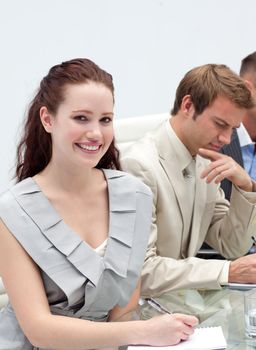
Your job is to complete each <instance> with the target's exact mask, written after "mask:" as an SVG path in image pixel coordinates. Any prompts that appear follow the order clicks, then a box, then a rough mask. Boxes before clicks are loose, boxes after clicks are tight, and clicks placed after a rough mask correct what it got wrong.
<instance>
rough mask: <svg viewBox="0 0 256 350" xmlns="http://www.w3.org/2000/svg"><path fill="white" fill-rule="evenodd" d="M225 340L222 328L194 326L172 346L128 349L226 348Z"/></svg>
mask: <svg viewBox="0 0 256 350" xmlns="http://www.w3.org/2000/svg"><path fill="white" fill-rule="evenodd" d="M226 347H227V342H226V339H225V337H224V334H223V331H222V328H221V327H220V326H218V327H202V328H196V329H195V331H194V333H193V334H192V335H191V336H190V337H189V339H188V340H184V341H182V342H181V343H179V344H177V345H172V346H144V345H143V346H129V347H128V350H154V349H158V350H160V349H161V350H172V349H173V350H209V349H226Z"/></svg>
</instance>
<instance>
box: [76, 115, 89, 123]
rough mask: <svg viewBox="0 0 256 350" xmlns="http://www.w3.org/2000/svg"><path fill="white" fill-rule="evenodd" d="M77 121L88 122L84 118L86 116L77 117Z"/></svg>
mask: <svg viewBox="0 0 256 350" xmlns="http://www.w3.org/2000/svg"><path fill="white" fill-rule="evenodd" d="M74 119H75V120H78V121H81V122H84V121H86V120H87V118H86V117H85V116H84V115H77V116H75V117H74Z"/></svg>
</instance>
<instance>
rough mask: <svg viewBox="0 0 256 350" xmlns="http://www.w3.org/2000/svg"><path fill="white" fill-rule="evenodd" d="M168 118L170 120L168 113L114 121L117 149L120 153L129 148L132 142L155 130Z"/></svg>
mask: <svg viewBox="0 0 256 350" xmlns="http://www.w3.org/2000/svg"><path fill="white" fill-rule="evenodd" d="M168 118H170V114H169V113H161V114H151V115H145V116H138V117H130V118H116V119H114V130H115V140H116V144H117V147H118V148H119V150H120V151H121V152H122V150H124V149H126V148H127V147H129V146H130V145H131V144H132V143H133V142H134V141H136V140H138V139H139V138H141V137H143V136H144V135H145V134H146V133H147V132H148V131H151V130H153V129H155V128H156V127H157V126H158V125H159V124H160V123H161V122H162V121H163V120H166V119H168Z"/></svg>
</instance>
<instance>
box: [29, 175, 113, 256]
mask: <svg viewBox="0 0 256 350" xmlns="http://www.w3.org/2000/svg"><path fill="white" fill-rule="evenodd" d="M100 170H101V171H102V173H103V176H104V178H105V180H106V182H107V196H108V233H107V237H106V239H105V240H104V241H103V242H101V243H100V244H99V246H97V247H96V248H93V247H92V246H91V245H90V244H89V243H87V242H86V241H85V240H83V239H82V237H81V236H80V235H79V234H78V233H77V232H76V231H75V230H74V229H73V228H72V227H71V226H70V225H68V224H67V223H66V222H65V220H64V219H63V218H62V216H61V215H60V213H59V212H58V210H57V209H56V208H55V206H54V205H53V203H52V202H51V201H50V200H49V198H48V197H47V196H46V195H45V194H44V192H43V190H42V189H41V187H40V186H39V184H38V183H37V181H36V180H35V179H34V178H33V177H29V178H28V179H30V180H31V181H32V183H33V184H34V186H36V188H37V189H38V192H39V193H41V196H42V197H43V198H44V200H45V201H46V202H47V203H48V207H49V209H50V211H51V212H52V213H53V214H54V216H55V217H57V218H58V221H61V222H62V223H63V225H64V226H65V227H66V228H67V229H68V231H69V232H70V233H71V234H72V235H73V237H75V238H76V239H79V240H80V241H81V243H84V244H85V245H86V246H87V247H88V248H89V249H90V250H91V251H93V252H95V254H96V255H99V254H98V253H97V251H96V249H97V248H98V247H100V246H101V245H102V244H103V243H104V242H105V241H106V240H108V238H109V237H110V223H111V211H110V193H109V181H108V176H107V174H106V172H105V169H100ZM107 253H108V244H107V247H106V251H105V254H104V256H103V257H100V256H99V257H100V258H104V257H105V256H106V255H107Z"/></svg>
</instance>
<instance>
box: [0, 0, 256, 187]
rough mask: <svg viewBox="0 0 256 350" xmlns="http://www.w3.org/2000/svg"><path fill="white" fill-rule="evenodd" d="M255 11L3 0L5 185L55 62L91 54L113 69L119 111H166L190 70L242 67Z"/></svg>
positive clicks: (142, 2)
mask: <svg viewBox="0 0 256 350" xmlns="http://www.w3.org/2000/svg"><path fill="white" fill-rule="evenodd" d="M255 13H256V1H255V0H243V1H241V0H214V1H213V0H176V1H174V0H41V1H39V0H2V1H1V2H0V44H1V48H0V52H1V58H0V62H1V64H0V89H1V90H0V96H1V117H0V118H1V137H0V158H1V172H0V191H2V190H3V189H4V188H5V187H6V186H7V185H8V183H9V181H10V178H11V172H10V170H11V166H12V165H13V164H14V155H15V144H16V141H17V136H18V127H19V124H20V123H21V120H22V118H23V115H24V112H25V108H26V106H27V103H28V101H29V100H30V99H31V98H32V96H33V94H34V91H35V89H36V88H37V86H38V83H39V81H40V80H41V78H42V77H43V75H45V74H46V73H47V71H48V69H49V68H50V67H51V66H52V65H54V64H56V63H60V62H61V61H63V60H67V59H71V58H75V57H88V58H91V59H92V60H94V61H95V62H96V63H97V64H99V65H100V66H102V67H103V68H105V69H106V70H108V71H109V72H110V73H112V74H113V76H114V81H115V86H116V109H115V111H116V115H117V116H118V117H127V116H135V115H144V114H153V113H162V112H166V111H168V110H169V109H170V105H171V104H172V101H173V97H174V93H175V89H176V86H177V84H178V82H179V81H180V79H181V78H182V76H183V75H184V74H185V72H186V71H187V70H188V69H190V68H192V67H194V66H196V65H200V64H204V63H210V62H211V63H213V62H216V63H225V64H227V65H229V66H230V67H231V68H232V69H234V70H236V71H238V69H239V65H240V60H241V58H243V57H244V56H246V55H247V54H249V53H251V52H253V51H255V50H256V45H255V33H256V21H255Z"/></svg>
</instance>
